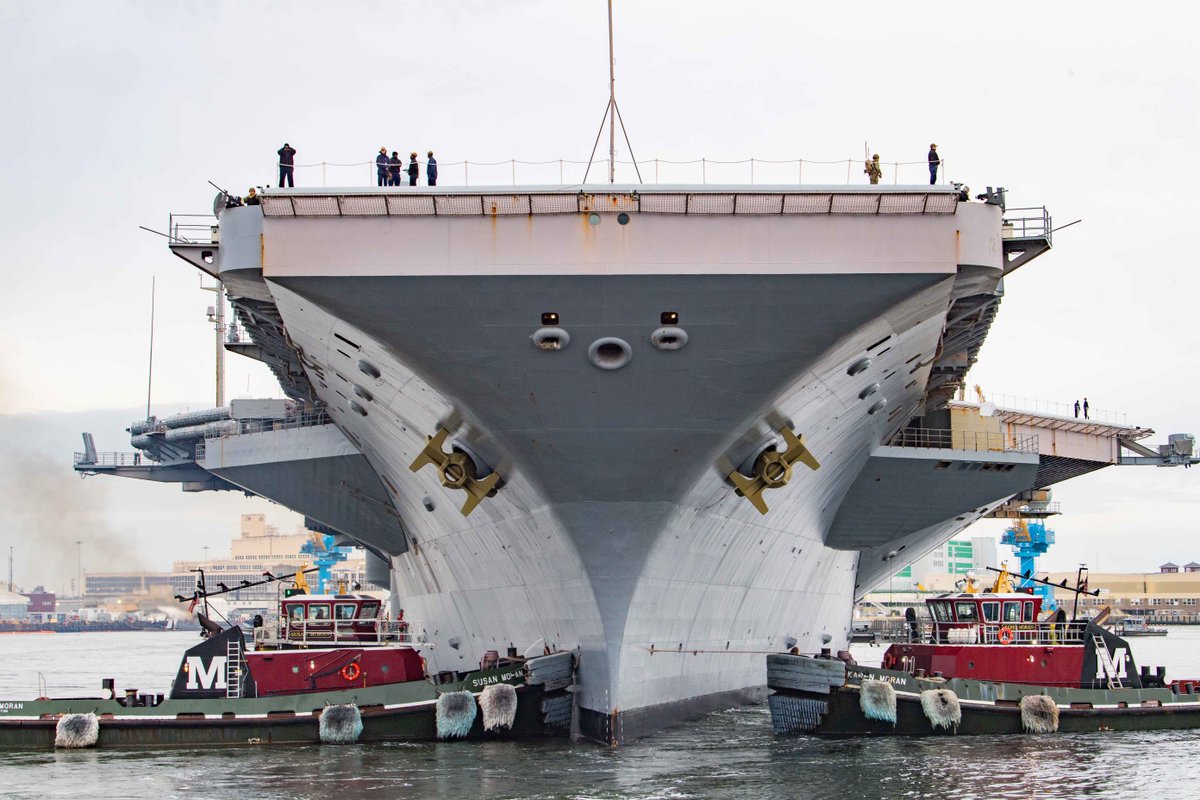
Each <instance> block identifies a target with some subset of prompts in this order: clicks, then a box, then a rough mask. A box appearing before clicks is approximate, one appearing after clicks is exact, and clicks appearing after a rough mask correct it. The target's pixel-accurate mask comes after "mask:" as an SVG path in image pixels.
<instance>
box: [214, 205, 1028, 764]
mask: <svg viewBox="0 0 1200 800" xmlns="http://www.w3.org/2000/svg"><path fill="white" fill-rule="evenodd" d="M397 196H400V197H406V195H403V194H401V195H397ZM564 196H566V197H572V195H570V194H566V195H564ZM295 198H299V199H300V200H303V199H304V193H302V192H295V193H282V194H278V195H277V196H276V197H274V198H268V200H273V201H274V202H275V204H276V205H274V206H272V205H271V203H270V202H268V203H267V204H266V205H265V206H264V209H265V217H260V216H258V214H257V211H256V210H253V209H234V210H233V212H236V213H231V212H226V213H225V215H223V218H222V245H221V254H220V274H221V277H222V278H223V279H224V280H226V286H227V287H228V288H229V289H230V293H231V295H240V296H242V297H248V298H249V297H254V296H260V297H263V298H267V297H269V299H270V301H271V302H272V303H273V304H274V306H275V308H277V309H278V314H279V316H280V317H281V319H282V321H283V323H284V325H285V327H286V335H287V339H288V343H289V346H290V347H291V348H293V350H294V352H295V353H296V354H297V358H298V361H299V362H300V363H301V364H302V365H303V370H304V373H305V375H306V376H307V377H308V379H309V380H310V382H311V386H312V390H313V392H314V393H315V394H316V395H317V398H318V399H319V400H320V401H321V402H322V403H324V404H325V405H326V406H327V407H328V409H329V411H330V415H331V417H332V420H333V423H334V424H335V425H336V426H337V428H338V429H339V430H340V431H341V432H342V434H344V436H345V437H346V439H347V440H348V441H349V442H351V443H353V448H354V449H355V450H357V451H358V453H360V454H361V456H362V458H363V459H365V463H366V464H369V466H370V468H371V470H372V471H373V472H374V473H375V474H376V475H378V477H379V481H380V484H381V485H382V487H384V492H385V496H386V501H387V503H388V504H389V505H390V508H391V510H392V511H394V517H395V520H396V528H397V531H399V533H397V534H396V536H397V539H398V540H400V541H401V542H402V544H396V543H395V542H393V544H392V546H384V545H382V544H380V542H378V541H376V542H372V541H369V540H370V538H371V537H370V536H366V535H364V536H363V537H362V538H363V539H364V540H365V541H366V543H368V544H374V545H375V546H376V547H377V548H378V549H379V550H382V551H385V554H386V555H388V556H389V557H390V561H391V568H392V578H393V582H394V587H393V588H394V591H395V593H396V595H397V598H398V602H399V604H400V605H401V606H402V607H403V608H404V609H405V613H406V616H408V617H409V618H411V619H416V620H420V621H422V622H423V623H424V624H425V625H426V626H427V627H426V631H425V633H426V636H427V637H428V638H429V639H430V640H431V641H432V642H434V643H435V645H436V649H435V650H433V651H431V652H430V654H429V661H430V668H431V669H432V670H437V669H461V668H463V667H464V665H468V664H471V663H473V662H474V661H475V660H477V659H478V658H479V656H480V654H481V653H482V652H483V651H486V650H501V651H503V650H504V649H506V648H508V647H510V646H511V647H515V648H517V649H518V650H519V651H525V650H527V649H530V650H538V649H543V648H544V649H574V648H578V649H579V651H580V654H581V657H580V667H579V674H578V686H577V693H576V702H577V710H578V716H577V719H578V730H579V732H580V733H582V734H583V735H586V736H589V737H591V738H595V739H598V740H601V741H608V742H616V741H622V740H625V739H628V738H633V737H636V736H640V735H643V734H646V733H649V732H652V731H654V730H656V729H658V728H660V727H662V726H663V725H665V724H669V723H670V722H672V721H675V720H676V719H682V718H684V717H686V716H690V715H694V714H696V713H702V712H705V711H709V710H713V709H715V708H720V707H724V706H728V705H731V704H735V703H740V702H747V701H751V700H754V699H756V698H759V697H761V696H762V687H763V686H764V684H765V672H764V667H763V663H764V660H763V657H762V655H763V653H764V652H772V651H780V650H787V649H790V648H793V647H795V648H799V650H800V651H803V652H815V651H816V650H818V649H820V648H821V647H827V646H834V647H837V646H843V645H844V643H845V642H846V641H847V640H848V638H849V633H850V614H851V605H852V602H853V599H854V598H855V596H856V595H860V594H862V593H864V592H865V591H867V590H868V589H870V588H871V587H872V586H873V585H875V584H877V583H878V582H880V581H882V580H884V579H885V578H886V576H887V575H888V574H890V573H891V572H894V571H895V569H896V568H897V567H898V565H899V564H898V563H897V562H895V561H893V559H895V558H896V557H897V554H898V553H899V552H901V551H904V556H906V557H911V558H915V557H918V556H919V555H921V554H922V553H923V552H925V551H927V550H928V549H930V548H932V547H934V546H936V545H937V544H938V543H940V542H941V541H944V540H945V539H946V538H948V537H949V536H951V535H953V534H954V533H955V532H956V531H958V530H961V529H962V528H965V527H966V526H967V525H969V524H971V523H972V522H974V521H975V520H977V519H978V518H979V517H980V516H982V515H984V514H986V513H987V512H988V511H989V510H990V509H991V508H992V507H993V506H994V505H996V504H997V503H999V502H1001V501H1003V500H1005V499H1007V498H1008V497H1010V496H1011V495H1013V494H1015V493H1016V492H1019V491H1021V490H1022V489H1025V488H1028V486H1029V485H1030V482H1031V481H1032V479H1033V474H1034V471H1035V470H1036V465H1037V457H1036V455H1032V454H1027V453H1012V452H999V451H994V452H980V451H978V450H973V449H968V450H954V451H947V450H927V451H920V450H918V451H909V452H903V451H902V450H901V449H900V448H890V447H887V446H886V445H887V443H888V442H889V441H890V440H891V439H892V437H893V436H894V435H895V434H896V433H897V432H898V431H899V430H900V429H901V428H903V427H904V426H905V425H907V424H908V423H909V422H910V420H912V419H913V418H914V417H919V416H920V415H921V414H923V413H925V411H926V410H927V408H926V405H927V402H928V400H929V391H930V389H931V386H932V383H931V381H932V373H933V370H934V369H935V365H936V363H937V359H938V358H939V357H940V356H942V355H943V351H944V349H945V342H944V341H943V336H944V332H945V330H946V329H947V325H948V318H947V316H948V313H949V311H950V309H951V308H952V307H954V304H955V302H956V301H957V300H959V299H960V298H962V297H963V296H965V295H967V294H980V293H984V294H986V293H996V292H997V291H998V289H997V287H998V285H999V281H1000V278H1001V276H1002V274H1003V264H1002V257H1001V248H1000V223H1001V220H1000V212H999V209H998V208H996V207H994V206H987V205H984V204H958V205H957V206H954V205H953V204H952V205H951V206H950V211H949V212H945V211H943V212H942V213H936V214H933V213H914V214H911V215H908V216H904V215H891V216H889V215H881V214H880V213H878V209H879V208H880V207H881V205H882V202H883V201H882V200H878V199H877V200H876V202H877V205H876V207H875V208H876V213H875V214H873V215H872V214H868V213H861V214H852V213H848V214H846V215H844V216H837V215H826V216H821V215H818V214H799V215H795V216H787V215H785V214H781V215H778V216H769V215H762V216H756V217H751V218H739V217H738V216H737V212H736V211H735V212H733V213H729V214H722V213H716V212H713V213H709V214H703V213H700V214H693V215H690V216H689V215H679V214H661V215H659V214H645V213H643V214H635V215H633V219H632V220H631V221H629V223H628V224H619V223H618V221H617V220H616V216H615V213H613V212H614V211H615V210H616V209H602V210H603V211H604V212H605V213H604V214H603V218H602V220H601V224H598V225H592V224H589V223H588V221H587V217H586V216H585V215H580V214H553V215H550V214H548V215H545V216H539V215H538V214H536V213H529V214H525V215H517V214H513V215H511V216H504V215H502V214H499V213H497V212H496V210H495V208H496V207H495V205H493V207H492V213H491V214H487V213H482V214H478V213H476V214H473V215H472V214H468V213H466V212H463V213H461V214H459V215H457V216H440V217H439V216H436V215H431V214H418V213H413V214H410V215H396V216H391V215H367V216H364V217H362V218H354V217H351V216H349V215H347V214H345V213H342V214H340V215H338V216H337V217H336V218H323V217H320V216H316V217H314V216H311V215H306V214H305V213H304V212H303V211H302V204H301V203H300V202H299V201H298V200H295ZM407 199H409V200H416V199H418V198H417V197H416V196H415V195H414V196H407ZM476 199H478V198H476ZM283 200H287V201H288V203H289V204H290V205H289V208H290V209H291V212H290V213H288V212H286V211H285V210H281V209H282V206H281V205H279V203H280V202H281V201H283ZM389 202H390V200H389ZM431 202H432V201H431ZM439 202H440V200H439ZM480 202H481V203H482V208H483V209H484V211H485V212H486V209H487V202H488V200H487V199H486V198H484V199H482V200H480ZM530 202H533V201H530ZM785 205H786V201H785ZM736 207H737V206H736V201H735V204H734V208H735V209H736ZM335 208H339V209H341V210H342V211H343V212H344V211H345V209H346V208H347V206H346V204H345V202H344V199H343V200H339V201H338V205H337V206H335ZM388 208H389V209H390V208H391V207H390V206H388ZM321 213H324V212H321ZM364 213H365V212H364ZM325 216H326V217H329V216H333V215H332V214H325ZM235 302H236V298H235ZM666 312H674V313H676V314H678V322H677V324H676V327H678V328H680V329H682V330H683V331H684V332H685V334H686V345H685V346H683V347H680V348H678V349H669V348H660V347H658V346H657V345H656V339H655V337H656V336H657V334H656V330H657V329H659V328H660V327H661V326H662V325H663V317H662V315H663V314H664V313H666ZM546 314H555V315H557V317H556V320H557V322H556V324H555V325H554V326H553V327H554V328H555V329H558V330H561V331H565V332H566V334H567V336H569V342H566V343H565V346H560V347H559V348H558V349H540V348H538V347H536V346H534V344H533V341H532V339H535V338H537V336H538V335H539V331H541V330H543V329H545V328H546V325H545V320H544V318H543V315H546ZM565 338H566V337H564V339H565ZM607 339H618V340H621V341H622V342H624V343H625V344H626V345H627V350H626V352H625V354H624V355H625V356H627V357H628V362H627V363H625V364H624V365H623V366H620V367H619V368H615V369H602V368H600V367H598V366H597V365H596V363H595V362H596V358H595V357H594V354H593V352H591V351H594V349H595V347H594V345H593V343H600V342H602V341H603V340H607ZM561 344H563V343H561V342H560V345H561ZM784 428H787V429H789V430H790V431H794V432H795V434H797V435H802V436H803V437H804V441H805V443H806V444H807V447H808V448H809V450H810V451H811V453H812V454H813V456H814V457H815V459H816V461H818V462H819V468H817V469H815V470H813V469H809V468H807V467H804V466H797V467H796V469H795V471H794V474H793V475H792V478H791V481H790V482H789V483H788V484H787V485H786V486H783V487H782V488H778V489H771V490H768V491H766V492H764V493H763V498H764V499H765V501H766V503H767V504H769V511H768V513H766V514H762V513H760V512H759V510H757V509H756V508H755V507H754V505H752V503H751V502H750V501H749V500H748V499H747V498H746V497H743V496H740V495H739V493H737V492H735V490H734V487H733V486H732V485H731V483H730V479H729V473H730V471H731V470H733V469H737V470H738V471H740V472H742V473H748V472H749V471H751V469H752V467H753V464H754V460H755V457H756V456H757V455H758V454H759V453H760V452H762V451H763V450H764V448H766V447H768V446H769V445H772V444H776V445H782V440H781V438H780V431H781V430H782V429H784ZM443 429H444V430H446V431H448V432H449V437H448V439H447V448H449V447H450V446H451V445H453V446H456V447H458V448H459V449H461V450H462V451H463V452H465V453H467V454H468V455H469V456H470V457H471V458H472V460H473V462H474V463H475V464H476V466H477V467H478V473H479V475H480V476H481V477H482V476H483V475H486V474H489V473H490V472H492V471H495V472H496V473H498V474H499V475H500V476H501V477H502V479H503V482H502V484H501V485H500V487H499V488H498V490H497V491H496V492H495V493H494V495H492V496H488V497H485V498H483V499H482V500H481V502H480V503H479V505H478V506H477V507H475V508H474V509H473V510H472V511H471V513H470V515H469V516H464V515H463V513H461V511H460V506H462V505H463V503H464V500H465V499H466V494H465V493H464V492H462V491H457V490H454V489H448V488H446V487H445V486H443V485H442V483H441V482H439V479H438V475H437V472H436V470H435V469H434V468H432V467H429V466H427V467H424V468H420V469H417V470H416V471H413V470H412V469H411V468H410V467H411V465H412V464H413V463H414V460H415V459H417V458H418V456H419V455H420V454H421V452H422V449H423V448H424V447H425V444H426V441H427V438H428V437H430V436H433V435H434V434H435V433H437V432H438V431H439V430H443ZM780 449H782V447H781V448H780ZM231 459H233V457H232V456H230V455H229V454H226V453H224V452H214V451H213V449H212V448H211V447H210V448H209V450H208V452H207V453H206V454H205V461H204V462H203V463H202V466H204V467H205V468H206V469H208V470H210V471H212V472H213V473H214V474H217V475H225V476H226V477H228V479H229V480H231V481H234V482H237V478H236V476H235V470H234V468H235V467H236V464H235V463H234V460H235V459H234V460H231ZM227 461H228V463H226V462H227ZM223 470H224V472H223ZM314 480H317V479H316V478H314ZM371 502H373V503H377V502H378V501H377V500H372V501H371ZM346 533H348V534H349V535H351V536H354V535H355V531H346ZM903 560H909V558H905V559H902V561H903ZM901 563H902V562H901Z"/></svg>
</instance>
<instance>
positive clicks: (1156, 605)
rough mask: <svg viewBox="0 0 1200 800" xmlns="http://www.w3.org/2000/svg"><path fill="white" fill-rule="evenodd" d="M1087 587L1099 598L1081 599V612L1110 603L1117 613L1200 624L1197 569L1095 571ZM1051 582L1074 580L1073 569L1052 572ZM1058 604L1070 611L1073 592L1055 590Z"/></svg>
mask: <svg viewBox="0 0 1200 800" xmlns="http://www.w3.org/2000/svg"><path fill="white" fill-rule="evenodd" d="M1087 579H1088V586H1089V587H1090V588H1092V589H1097V590H1099V591H1100V595H1099V596H1098V597H1084V598H1080V600H1079V604H1080V609H1081V613H1083V612H1084V611H1087V612H1091V611H1093V610H1099V609H1101V608H1103V607H1104V606H1110V607H1111V608H1112V609H1113V610H1114V611H1115V612H1117V613H1118V614H1122V615H1125V616H1132V617H1145V618H1146V619H1147V620H1148V621H1150V622H1155V623H1160V624H1191V625H1194V624H1200V573H1197V572H1178V571H1176V572H1170V571H1167V570H1162V569H1161V568H1160V571H1159V572H1095V571H1090V572H1089V573H1088V576H1087ZM1047 580H1049V581H1050V582H1051V583H1060V582H1061V581H1063V580H1066V581H1067V582H1068V583H1069V584H1070V583H1073V582H1074V581H1075V573H1074V572H1051V573H1050V574H1049V575H1048V576H1047ZM1054 595H1055V600H1056V601H1057V603H1058V604H1059V606H1060V607H1062V608H1065V609H1067V610H1068V611H1070V610H1071V608H1072V606H1073V604H1074V602H1075V595H1074V593H1072V592H1068V591H1066V590H1065V589H1060V590H1057V591H1055V593H1054Z"/></svg>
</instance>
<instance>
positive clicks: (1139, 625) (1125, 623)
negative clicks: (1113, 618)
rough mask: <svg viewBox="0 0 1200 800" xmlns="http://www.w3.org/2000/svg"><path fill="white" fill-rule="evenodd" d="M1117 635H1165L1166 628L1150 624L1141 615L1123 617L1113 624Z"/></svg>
mask: <svg viewBox="0 0 1200 800" xmlns="http://www.w3.org/2000/svg"><path fill="white" fill-rule="evenodd" d="M1113 630H1114V631H1115V632H1116V634H1117V635H1118V636H1166V635H1167V629H1166V628H1161V627H1159V626H1157V625H1150V624H1148V623H1147V622H1146V620H1144V619H1142V618H1141V617H1125V618H1124V619H1123V620H1121V621H1120V622H1118V623H1117V624H1116V625H1114V626H1113Z"/></svg>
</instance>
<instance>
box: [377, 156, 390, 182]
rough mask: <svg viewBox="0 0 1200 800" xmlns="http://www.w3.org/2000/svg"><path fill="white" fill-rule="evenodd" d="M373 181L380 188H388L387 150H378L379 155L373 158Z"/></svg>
mask: <svg viewBox="0 0 1200 800" xmlns="http://www.w3.org/2000/svg"><path fill="white" fill-rule="evenodd" d="M375 179H376V180H377V181H378V182H379V185H380V186H390V185H391V184H390V183H389V182H388V154H387V148H386V147H381V148H379V155H377V156H375Z"/></svg>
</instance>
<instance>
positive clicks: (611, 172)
mask: <svg viewBox="0 0 1200 800" xmlns="http://www.w3.org/2000/svg"><path fill="white" fill-rule="evenodd" d="M616 107H617V65H616V59H614V58H613V26H612V0H608V110H607V111H606V112H605V113H606V114H607V115H608V182H609V183H616V182H617V179H616V171H617V115H616V114H614V113H613V109H615V108H616ZM601 124H603V123H601ZM621 127H622V128H624V127H625V126H624V124H622V126H621Z"/></svg>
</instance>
